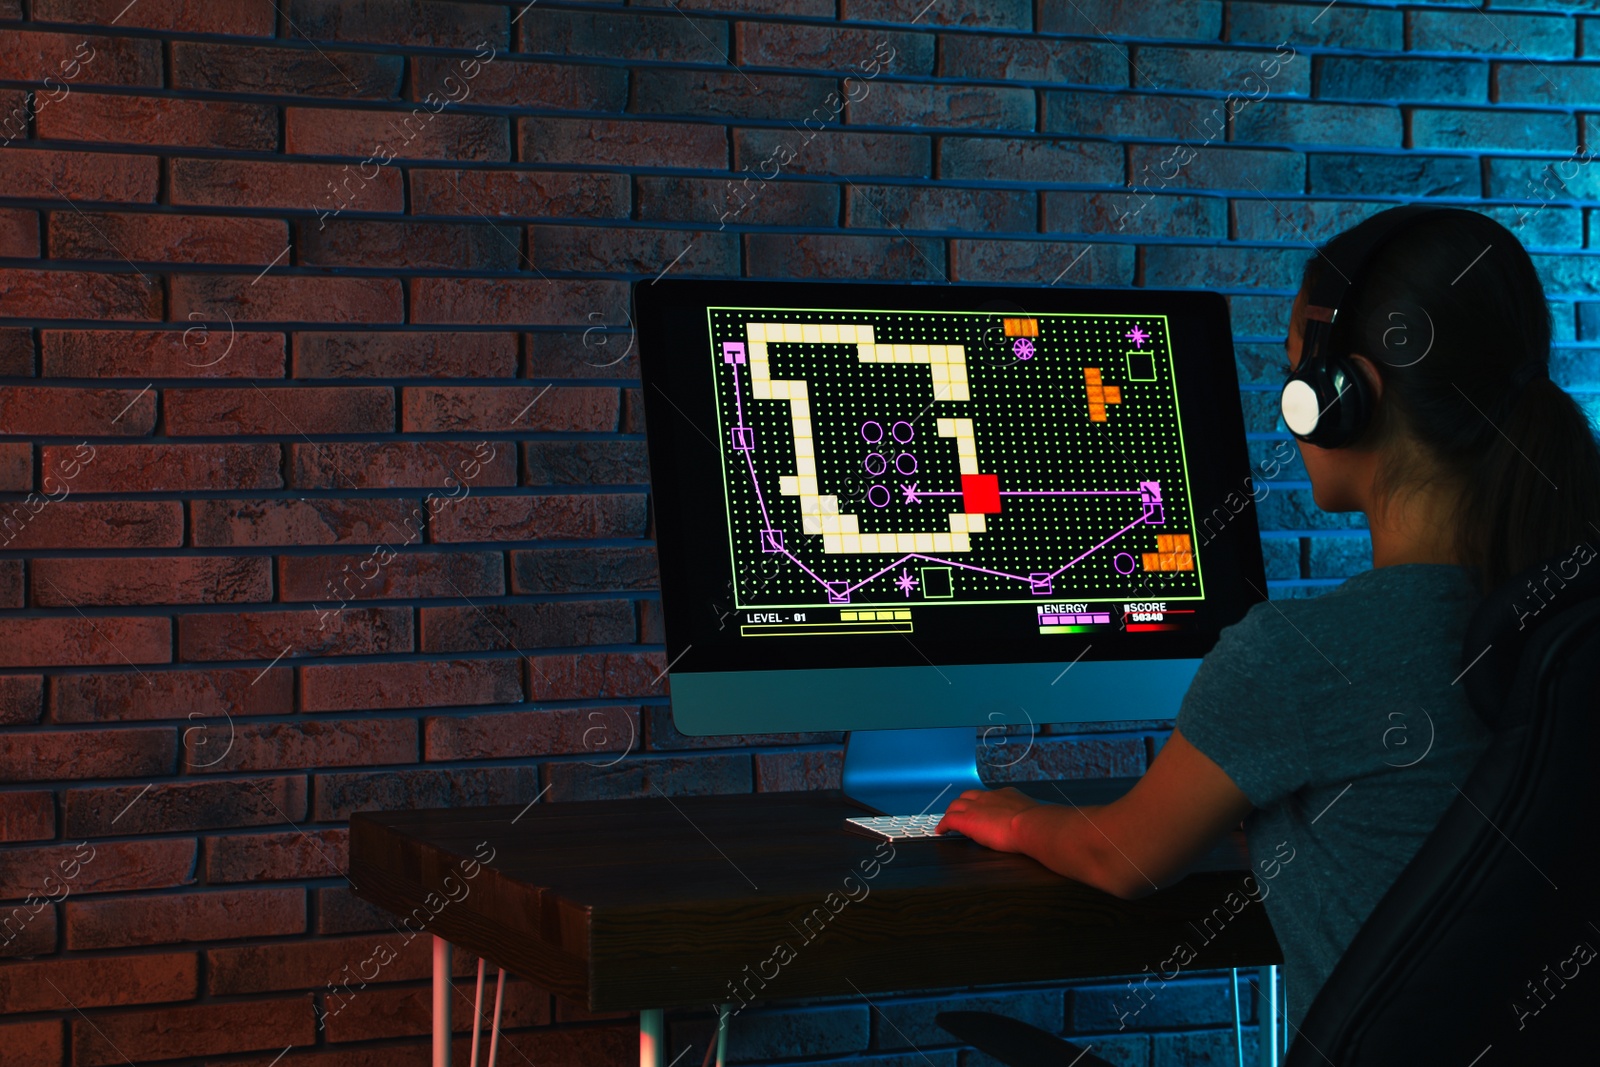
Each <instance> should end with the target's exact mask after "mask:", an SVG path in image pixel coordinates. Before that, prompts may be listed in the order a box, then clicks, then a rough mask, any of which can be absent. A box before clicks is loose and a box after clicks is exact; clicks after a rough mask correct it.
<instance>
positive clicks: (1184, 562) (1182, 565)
mask: <svg viewBox="0 0 1600 1067" xmlns="http://www.w3.org/2000/svg"><path fill="white" fill-rule="evenodd" d="M1178 569H1179V570H1180V571H1192V570H1194V553H1192V552H1179V553H1178Z"/></svg>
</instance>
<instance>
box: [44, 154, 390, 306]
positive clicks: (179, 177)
mask: <svg viewBox="0 0 1600 1067" xmlns="http://www.w3.org/2000/svg"><path fill="white" fill-rule="evenodd" d="M52 154H54V153H52ZM151 162H152V163H153V162H154V161H153V160H152V161H151ZM169 166H170V167H171V171H172V203H173V204H203V205H208V206H212V207H247V208H304V209H316V208H322V209H325V210H326V209H330V208H336V207H337V206H338V202H336V201H334V200H332V199H331V198H330V195H329V192H328V190H329V187H330V185H332V184H334V183H336V182H340V181H344V180H346V179H348V178H349V177H350V176H351V173H352V172H351V171H350V169H349V167H348V166H347V165H346V164H343V163H278V162H267V161H257V160H239V159H174V160H172V161H171V163H170V164H169ZM357 177H358V178H359V174H358V175H357ZM104 199H112V198H110V197H105V198H104ZM359 205H360V206H359V208H357V209H356V210H360V211H401V210H403V209H404V207H405V203H404V198H403V195H402V192H401V177H400V172H399V170H398V169H397V168H394V167H385V168H383V169H382V170H380V171H378V173H377V174H376V175H375V176H374V177H372V178H370V179H368V180H367V184H366V185H365V186H364V187H362V189H361V191H360V201H359ZM219 317H220V316H219Z"/></svg>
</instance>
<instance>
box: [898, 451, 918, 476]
mask: <svg viewBox="0 0 1600 1067" xmlns="http://www.w3.org/2000/svg"><path fill="white" fill-rule="evenodd" d="M901 460H910V461H911V469H910V470H906V468H905V467H904V466H902V465H901V463H900V461H901ZM894 469H895V470H897V471H899V472H900V473H901V474H915V473H917V457H916V456H913V455H912V454H911V453H910V452H902V453H900V454H899V455H898V456H896V457H894Z"/></svg>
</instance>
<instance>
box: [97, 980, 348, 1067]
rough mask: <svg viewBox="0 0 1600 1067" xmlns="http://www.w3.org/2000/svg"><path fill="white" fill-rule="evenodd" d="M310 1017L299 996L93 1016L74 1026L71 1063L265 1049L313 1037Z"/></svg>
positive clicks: (103, 1065)
mask: <svg viewBox="0 0 1600 1067" xmlns="http://www.w3.org/2000/svg"><path fill="white" fill-rule="evenodd" d="M315 1035H316V1020H315V1018H314V1017H313V1015H312V1012H311V1005H310V1004H309V1003H308V1002H307V1001H306V999H305V998H304V997H294V998H292V999H287V1000H281V999H280V1000H262V1001H232V1002H229V1003H226V1004H194V1005H189V1006H185V1007H178V1008H163V1009H161V1010H159V1011H140V1012H117V1013H114V1014H100V1015H96V1016H95V1025H94V1027H92V1028H91V1027H87V1026H85V1027H75V1028H74V1030H73V1034H72V1062H73V1064H74V1065H75V1067H109V1065H121V1064H123V1063H127V1062H129V1060H130V1059H132V1060H133V1061H135V1062H137V1061H138V1060H145V1061H150V1060H165V1059H173V1058H175V1057H179V1056H205V1055H216V1054H220V1053H225V1052H249V1051H253V1050H256V1049H271V1050H272V1051H273V1052H275V1053H277V1052H282V1050H283V1049H284V1047H285V1046H289V1045H310V1044H312V1043H313V1041H315V1039H316V1038H315Z"/></svg>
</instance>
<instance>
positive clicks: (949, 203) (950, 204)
mask: <svg viewBox="0 0 1600 1067" xmlns="http://www.w3.org/2000/svg"><path fill="white" fill-rule="evenodd" d="M761 193H762V195H763V196H765V195H766V193H767V190H766V189H762V190H761ZM1034 201H1035V197H1034V193H1033V190H1031V189H960V188H950V187H942V186H915V185H863V184H852V185H851V186H850V188H848V189H847V190H845V225H846V226H861V227H866V228H868V229H875V230H881V229H884V228H885V227H897V228H901V229H908V230H978V231H981V232H984V233H1003V232H1005V231H1007V230H1011V231H1017V232H1024V233H1032V232H1033V231H1034V229H1035V226H1036V225H1037V219H1038V207H1037V205H1036V204H1035V202H1034ZM741 221H742V220H741ZM1224 236H1225V235H1224Z"/></svg>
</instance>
